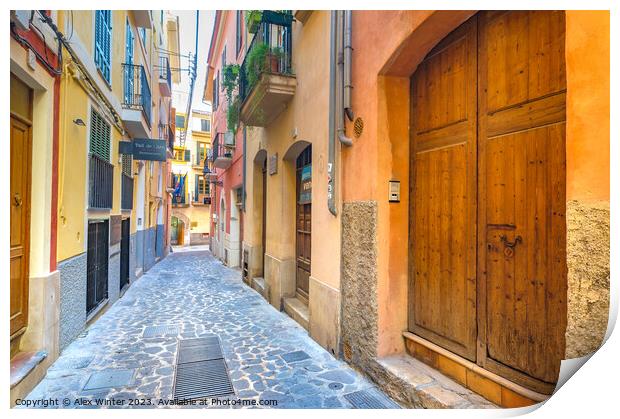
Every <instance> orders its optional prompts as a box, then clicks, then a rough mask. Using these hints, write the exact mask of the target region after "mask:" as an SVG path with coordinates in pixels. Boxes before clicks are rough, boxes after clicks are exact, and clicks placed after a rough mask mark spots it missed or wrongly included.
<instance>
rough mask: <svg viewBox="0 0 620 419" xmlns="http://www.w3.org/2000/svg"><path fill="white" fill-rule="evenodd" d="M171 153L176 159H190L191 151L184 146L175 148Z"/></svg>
mask: <svg viewBox="0 0 620 419" xmlns="http://www.w3.org/2000/svg"><path fill="white" fill-rule="evenodd" d="M173 154H174V159H175V160H177V161H190V160H191V154H192V152H191V151H190V150H186V149H184V148H175V149H174V153H173Z"/></svg>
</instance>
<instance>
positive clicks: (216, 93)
mask: <svg viewBox="0 0 620 419" xmlns="http://www.w3.org/2000/svg"><path fill="white" fill-rule="evenodd" d="M219 77H220V72H219V71H218V72H217V75H216V76H215V78H214V79H213V110H214V111H215V110H217V105H218V104H219V103H218V102H219V100H220V91H219V87H218V84H219V83H218V79H219Z"/></svg>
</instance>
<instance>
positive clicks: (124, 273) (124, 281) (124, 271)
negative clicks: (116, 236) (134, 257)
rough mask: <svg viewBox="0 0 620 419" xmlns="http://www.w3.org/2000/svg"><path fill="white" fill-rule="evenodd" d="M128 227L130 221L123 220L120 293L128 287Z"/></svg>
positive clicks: (127, 219)
mask: <svg viewBox="0 0 620 419" xmlns="http://www.w3.org/2000/svg"><path fill="white" fill-rule="evenodd" d="M129 226H130V219H129V218H125V219H124V220H123V221H122V224H121V281H120V290H121V291H122V290H123V288H125V287H126V286H127V285H129Z"/></svg>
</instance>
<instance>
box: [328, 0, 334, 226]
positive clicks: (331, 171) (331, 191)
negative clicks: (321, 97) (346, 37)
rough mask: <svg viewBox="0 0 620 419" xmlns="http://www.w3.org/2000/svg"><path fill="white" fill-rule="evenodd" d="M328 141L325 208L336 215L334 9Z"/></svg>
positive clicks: (330, 62) (331, 29) (331, 37)
mask: <svg viewBox="0 0 620 419" xmlns="http://www.w3.org/2000/svg"><path fill="white" fill-rule="evenodd" d="M329 41H330V47H329V112H328V114H329V143H328V155H327V208H328V209H329V212H330V213H332V214H333V215H336V198H335V191H334V186H335V182H334V173H335V170H334V164H335V160H336V159H335V155H336V144H335V143H336V128H335V120H334V116H335V111H336V11H335V10H332V11H331V18H330V25H329Z"/></svg>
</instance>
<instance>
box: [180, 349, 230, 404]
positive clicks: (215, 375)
mask: <svg viewBox="0 0 620 419" xmlns="http://www.w3.org/2000/svg"><path fill="white" fill-rule="evenodd" d="M230 394H234V389H233V386H232V383H231V382H230V378H229V377H228V370H227V369H226V362H225V361H224V360H223V359H214V360H211V361H200V362H192V363H191V364H179V365H177V373H176V377H175V382H174V398H175V399H185V400H189V399H201V398H206V397H214V396H227V395H230Z"/></svg>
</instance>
